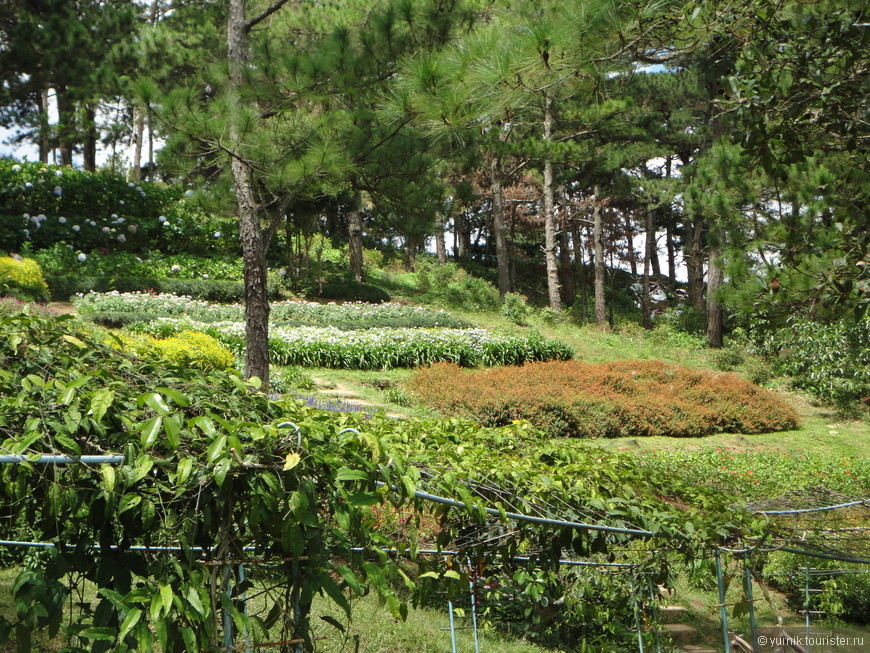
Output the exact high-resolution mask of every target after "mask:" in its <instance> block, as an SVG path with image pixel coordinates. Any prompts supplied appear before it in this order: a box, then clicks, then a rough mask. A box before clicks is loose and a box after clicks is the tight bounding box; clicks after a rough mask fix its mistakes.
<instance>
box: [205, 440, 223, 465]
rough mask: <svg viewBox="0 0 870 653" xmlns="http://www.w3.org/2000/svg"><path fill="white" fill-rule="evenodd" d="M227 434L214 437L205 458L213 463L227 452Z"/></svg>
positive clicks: (209, 462)
mask: <svg viewBox="0 0 870 653" xmlns="http://www.w3.org/2000/svg"><path fill="white" fill-rule="evenodd" d="M227 440H228V438H227V436H225V435H221V436H219V437H217V438H215V439H214V441H213V442H212V443H211V444H210V445H209V447H208V449H206V452H205V459H206V461H208V464H209V465H211V464H212V463H213V462H214V461H215V460H217V459H218V458H220V457H221V456H223V455H225V454H226V452H227V451H226V449H227Z"/></svg>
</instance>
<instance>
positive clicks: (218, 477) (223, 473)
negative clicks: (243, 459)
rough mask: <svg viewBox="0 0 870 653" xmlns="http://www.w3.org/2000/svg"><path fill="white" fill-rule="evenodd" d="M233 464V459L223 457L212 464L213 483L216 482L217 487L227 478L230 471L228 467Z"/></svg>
mask: <svg viewBox="0 0 870 653" xmlns="http://www.w3.org/2000/svg"><path fill="white" fill-rule="evenodd" d="M232 466H233V461H232V460H230V459H229V458H224V459H223V460H221V461H220V462H218V464H217V465H215V466H214V472H213V476H214V480H215V483H217V484H218V487H222V486H223V484H224V481H225V480H226V478H227V473H228V472H229V471H230V468H231V467H232Z"/></svg>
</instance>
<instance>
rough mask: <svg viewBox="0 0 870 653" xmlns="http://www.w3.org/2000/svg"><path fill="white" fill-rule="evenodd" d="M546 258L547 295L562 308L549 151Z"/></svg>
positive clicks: (549, 109)
mask: <svg viewBox="0 0 870 653" xmlns="http://www.w3.org/2000/svg"><path fill="white" fill-rule="evenodd" d="M552 140H553V98H551V97H550V96H549V95H545V99H544V142H545V144H546V145H549V143H550V142H551V141H552ZM542 190H543V196H544V197H543V200H544V258H545V259H546V261H547V295H548V297H549V299H550V308H551V309H553V310H554V311H557V312H558V311H561V310H562V299H561V297H560V296H559V264H558V262H557V260H556V211H555V209H554V202H553V159H552V156H551V155H550V153H549V151H548V152H547V153H546V154H545V155H544V183H543V189H542Z"/></svg>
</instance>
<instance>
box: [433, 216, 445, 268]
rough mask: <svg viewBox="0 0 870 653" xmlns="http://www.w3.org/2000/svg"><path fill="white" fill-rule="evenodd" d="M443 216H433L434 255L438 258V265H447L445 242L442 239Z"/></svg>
mask: <svg viewBox="0 0 870 653" xmlns="http://www.w3.org/2000/svg"><path fill="white" fill-rule="evenodd" d="M445 222H446V221H445V220H444V214H443V213H439V214H438V215H436V216H435V255H436V256H437V257H438V265H444V264H445V263H447V242H446V240H445V238H444V224H445Z"/></svg>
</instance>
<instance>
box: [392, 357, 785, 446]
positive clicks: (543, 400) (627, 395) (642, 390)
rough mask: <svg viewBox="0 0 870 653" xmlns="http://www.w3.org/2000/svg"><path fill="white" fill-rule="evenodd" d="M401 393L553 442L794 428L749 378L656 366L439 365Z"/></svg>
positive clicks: (770, 395) (650, 363)
mask: <svg viewBox="0 0 870 653" xmlns="http://www.w3.org/2000/svg"><path fill="white" fill-rule="evenodd" d="M406 387H407V388H408V390H409V391H410V392H413V393H414V394H415V395H416V396H417V397H418V398H419V399H420V400H421V401H422V402H423V403H425V404H426V405H428V406H431V407H432V408H435V409H437V410H440V411H442V412H445V413H449V414H451V415H460V416H464V417H470V418H472V419H476V420H479V421H480V422H481V423H483V424H485V425H488V426H502V425H505V424H509V423H510V422H511V421H513V420H518V419H525V420H528V421H529V422H531V423H532V424H534V425H536V426H538V427H540V428H542V429H544V430H545V431H546V432H547V433H548V434H549V435H550V436H552V437H619V436H651V435H664V436H677V437H686V436H700V435H709V434H711V433H720V432H728V433H766V432H771V431H780V430H785V429H791V428H795V427H796V426H797V416H796V414H795V413H794V411H793V410H792V409H791V408H790V407H789V406H787V405H786V404H785V402H783V401H782V400H781V399H779V397H777V396H776V395H774V394H773V393H771V392H769V391H767V390H763V389H761V388H759V387H757V386H754V385H752V384H751V383H749V382H748V381H744V380H743V379H740V378H739V377H737V376H734V375H730V374H716V373H712V372H704V371H698V370H691V369H687V368H682V367H678V366H676V365H669V364H666V363H662V362H658V361H619V362H614V363H605V364H589V363H580V362H577V361H566V362H548V363H530V364H527V365H524V366H523V367H506V368H500V369H492V370H480V371H476V370H475V371H466V370H462V369H460V368H459V367H458V366H456V365H450V364H439V365H433V366H431V367H429V368H426V369H423V370H419V371H418V372H417V373H415V374H414V375H413V376H412V377H411V378H410V379H409V380H408V381H407V382H406Z"/></svg>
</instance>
